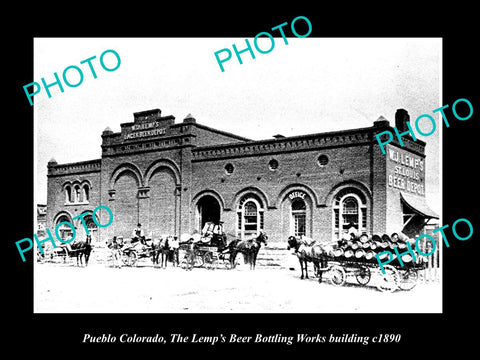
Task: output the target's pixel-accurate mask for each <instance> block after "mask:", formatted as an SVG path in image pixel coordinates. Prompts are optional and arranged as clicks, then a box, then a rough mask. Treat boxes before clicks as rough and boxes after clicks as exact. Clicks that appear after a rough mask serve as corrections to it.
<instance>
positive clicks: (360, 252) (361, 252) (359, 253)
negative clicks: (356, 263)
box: [355, 248, 366, 259]
mask: <svg viewBox="0 0 480 360" xmlns="http://www.w3.org/2000/svg"><path fill="white" fill-rule="evenodd" d="M365 254H366V252H365V250H363V248H361V249H358V250H357V251H355V257H356V258H357V259H361V258H363V257H364V256H365Z"/></svg>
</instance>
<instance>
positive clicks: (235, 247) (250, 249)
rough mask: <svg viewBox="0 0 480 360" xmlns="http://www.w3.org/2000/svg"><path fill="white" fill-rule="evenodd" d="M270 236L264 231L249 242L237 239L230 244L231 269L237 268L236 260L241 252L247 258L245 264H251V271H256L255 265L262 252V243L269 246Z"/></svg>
mask: <svg viewBox="0 0 480 360" xmlns="http://www.w3.org/2000/svg"><path fill="white" fill-rule="evenodd" d="M267 239H268V236H267V234H265V233H264V232H263V231H260V233H259V234H258V236H257V237H256V238H253V239H249V240H240V239H236V240H233V241H232V242H230V244H228V248H229V252H230V265H231V268H232V269H233V268H235V259H236V257H237V254H238V253H239V252H240V253H242V254H243V256H244V258H245V263H246V264H247V263H248V264H250V270H255V264H256V262H257V255H258V252H259V251H260V247H261V246H262V243H264V244H265V246H267Z"/></svg>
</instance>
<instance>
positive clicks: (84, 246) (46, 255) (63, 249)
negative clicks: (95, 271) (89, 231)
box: [37, 235, 92, 266]
mask: <svg viewBox="0 0 480 360" xmlns="http://www.w3.org/2000/svg"><path fill="white" fill-rule="evenodd" d="M91 243H92V238H91V235H87V237H86V239H84V240H74V241H73V242H72V243H66V244H65V243H62V244H60V245H55V246H53V245H52V243H47V244H45V246H44V247H42V249H43V252H42V251H41V250H40V247H37V262H52V263H58V262H62V263H64V264H66V263H67V259H71V258H76V261H77V266H81V265H82V266H83V264H84V263H83V260H85V266H87V265H88V260H89V258H90V254H91V252H92V245H91Z"/></svg>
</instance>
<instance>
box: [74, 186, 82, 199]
mask: <svg viewBox="0 0 480 360" xmlns="http://www.w3.org/2000/svg"><path fill="white" fill-rule="evenodd" d="M74 189H75V202H82V201H83V198H82V192H81V191H80V185H75V187H74Z"/></svg>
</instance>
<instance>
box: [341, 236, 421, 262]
mask: <svg viewBox="0 0 480 360" xmlns="http://www.w3.org/2000/svg"><path fill="white" fill-rule="evenodd" d="M407 241H410V240H409V239H407V238H406V239H405V240H400V239H399V237H398V235H397V234H396V233H394V234H392V236H391V237H390V236H388V235H387V234H383V235H382V236H380V235H373V236H371V237H369V236H368V235H367V234H362V235H360V236H358V237H357V236H356V235H355V234H354V233H352V234H350V239H349V240H346V239H342V240H339V241H338V244H337V246H335V247H334V249H333V256H334V257H335V258H337V259H338V260H342V259H344V260H348V261H360V262H376V261H377V259H376V258H375V256H376V255H377V254H379V253H382V252H383V251H390V252H391V253H392V254H395V252H394V250H393V248H394V247H397V249H398V252H399V253H403V252H405V251H406V250H408V249H407ZM387 256H389V255H388V254H382V255H380V260H383V259H382V258H384V257H387ZM402 261H403V262H404V263H409V262H411V261H413V257H412V256H411V255H410V254H405V255H403V256H402Z"/></svg>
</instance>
